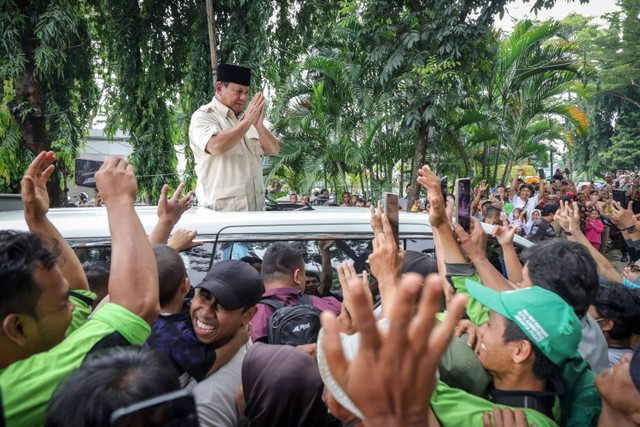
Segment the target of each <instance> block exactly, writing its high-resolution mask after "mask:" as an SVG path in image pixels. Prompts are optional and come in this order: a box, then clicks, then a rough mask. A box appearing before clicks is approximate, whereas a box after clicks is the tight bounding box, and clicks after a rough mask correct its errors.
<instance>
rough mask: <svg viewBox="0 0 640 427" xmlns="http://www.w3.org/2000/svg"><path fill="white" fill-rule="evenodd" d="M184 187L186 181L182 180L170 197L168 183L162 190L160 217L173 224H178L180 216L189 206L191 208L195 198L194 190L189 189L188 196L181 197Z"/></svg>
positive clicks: (159, 205)
mask: <svg viewBox="0 0 640 427" xmlns="http://www.w3.org/2000/svg"><path fill="white" fill-rule="evenodd" d="M183 189H184V182H181V183H180V185H178V188H176V191H175V192H174V193H173V196H172V197H171V198H170V199H169V198H168V194H169V186H168V185H167V184H165V185H163V186H162V190H161V191H160V200H158V218H159V219H160V220H161V221H163V220H166V221H167V222H169V223H171V224H172V227H173V225H176V224H177V222H178V221H179V220H180V217H181V216H182V214H183V213H185V212H186V211H187V210H189V208H191V200H192V198H193V191H189V192H188V193H187V195H186V196H184V197H183V198H180V195H181V194H182V190H183Z"/></svg>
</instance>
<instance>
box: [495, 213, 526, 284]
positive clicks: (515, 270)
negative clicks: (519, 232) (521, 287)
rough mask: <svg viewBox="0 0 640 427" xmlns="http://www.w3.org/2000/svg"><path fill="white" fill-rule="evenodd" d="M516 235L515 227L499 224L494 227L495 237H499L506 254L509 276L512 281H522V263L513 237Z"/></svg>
mask: <svg viewBox="0 0 640 427" xmlns="http://www.w3.org/2000/svg"><path fill="white" fill-rule="evenodd" d="M515 235H516V229H515V228H509V227H504V226H500V225H497V226H495V227H494V229H493V237H495V238H496V239H498V243H499V244H500V246H501V247H502V255H503V256H504V264H505V267H506V268H507V277H508V279H509V281H510V282H511V283H521V282H522V264H521V263H520V258H519V257H518V253H517V252H516V248H515V246H513V239H514V237H515Z"/></svg>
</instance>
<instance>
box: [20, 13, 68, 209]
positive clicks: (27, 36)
mask: <svg viewBox="0 0 640 427" xmlns="http://www.w3.org/2000/svg"><path fill="white" fill-rule="evenodd" d="M27 22H29V21H27ZM35 42H36V38H35V35H34V34H33V28H32V27H31V26H30V25H29V24H27V27H26V28H25V30H24V33H23V34H22V37H21V39H20V44H21V46H22V51H23V53H24V55H25V69H24V73H23V74H22V75H21V76H19V77H18V78H16V79H15V81H14V83H13V88H14V89H15V91H16V96H15V98H14V100H13V101H12V102H11V104H10V105H9V108H10V109H11V113H12V114H13V116H14V118H15V120H16V123H17V124H18V126H19V127H20V132H21V133H22V140H23V143H24V145H25V146H26V147H27V148H28V149H29V151H31V152H32V153H33V154H34V155H38V154H39V153H40V152H41V151H47V150H50V149H51V142H50V141H49V135H48V134H47V126H46V122H45V105H44V99H43V97H42V93H41V92H40V87H39V85H38V81H37V80H36V77H35V74H34V64H35V58H34V50H35ZM25 110H26V111H28V112H27V113H26V114H23V112H24V111H25ZM47 191H48V193H49V199H50V203H51V207H60V206H63V203H64V194H63V191H62V188H60V174H59V173H58V171H56V172H55V173H53V174H51V176H50V177H49V181H48V182H47Z"/></svg>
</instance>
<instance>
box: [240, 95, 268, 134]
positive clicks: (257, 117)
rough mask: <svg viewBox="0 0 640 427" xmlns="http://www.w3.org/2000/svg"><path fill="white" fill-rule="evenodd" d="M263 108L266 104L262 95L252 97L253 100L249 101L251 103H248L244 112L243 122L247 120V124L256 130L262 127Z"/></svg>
mask: <svg viewBox="0 0 640 427" xmlns="http://www.w3.org/2000/svg"><path fill="white" fill-rule="evenodd" d="M265 107H266V103H265V99H264V95H263V94H262V92H258V93H256V94H255V95H254V96H253V99H251V102H249V105H248V106H247V109H246V110H244V120H248V121H249V123H251V124H252V125H254V126H255V127H256V128H260V127H262V126H263V121H264V110H265Z"/></svg>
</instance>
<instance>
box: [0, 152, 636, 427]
mask: <svg viewBox="0 0 640 427" xmlns="http://www.w3.org/2000/svg"><path fill="white" fill-rule="evenodd" d="M54 161H55V155H54V154H53V153H52V152H44V153H41V154H40V155H39V156H37V157H36V159H35V160H34V161H33V163H32V164H31V165H30V167H29V169H28V171H27V172H26V174H25V176H24V178H23V180H22V199H23V203H24V213H25V219H26V222H27V225H28V227H29V230H30V232H18V231H11V230H2V231H0V318H1V319H2V329H1V332H0V399H1V402H2V404H1V406H0V408H1V409H2V414H1V417H0V425H7V426H38V425H47V426H109V425H113V426H122V425H154V426H156V425H157V426H160V425H200V426H237V425H242V426H247V425H249V426H276V425H277V426H340V425H344V426H360V425H362V426H414V425H415V426H418V425H420V426H425V425H443V426H471V425H485V426H490V425H496V426H525V425H537V426H539V427H541V426H556V425H567V426H589V425H594V426H595V425H601V426H609V425H623V426H624V425H640V349H639V348H638V341H639V340H638V337H639V336H640V335H639V334H640V294H639V292H640V291H639V290H638V288H639V287H640V284H639V281H640V261H638V260H637V249H638V244H639V242H640V218H639V216H638V215H636V214H634V213H633V203H629V204H628V206H626V207H625V206H622V205H621V204H620V203H618V202H616V201H611V202H609V203H608V202H607V200H601V199H598V198H597V197H595V196H600V194H601V193H598V194H595V193H592V190H590V189H586V190H585V189H581V192H580V193H575V192H574V191H576V189H575V188H574V187H572V186H571V185H572V184H571V182H570V180H566V181H564V182H566V183H567V184H566V185H565V184H563V181H562V180H561V181H560V183H550V184H549V185H544V184H543V185H539V189H538V191H537V192H536V190H535V188H531V187H530V185H529V184H527V183H522V184H520V183H519V181H518V177H516V178H514V181H513V183H512V185H511V188H501V189H497V190H496V193H495V196H498V195H499V196H500V198H501V199H502V200H500V199H498V198H497V197H495V196H494V197H493V198H490V199H489V200H490V201H491V203H490V204H489V203H484V202H483V200H484V195H483V192H485V191H486V188H485V187H486V186H485V185H484V183H481V184H480V186H479V188H478V189H477V191H476V195H475V197H474V201H473V204H474V206H475V208H474V209H475V212H474V213H475V216H474V218H473V219H472V227H471V229H470V231H469V232H467V231H465V230H464V229H463V228H462V227H461V226H460V225H459V224H457V223H455V222H454V221H453V204H452V203H451V201H450V200H447V199H448V196H447V195H444V194H442V190H441V186H440V180H439V178H438V177H437V176H436V175H435V174H433V173H432V172H431V170H430V169H429V168H428V167H426V166H425V167H423V168H422V169H421V170H420V177H419V178H418V182H419V184H420V185H421V186H422V187H424V189H425V190H426V194H427V199H428V206H429V212H428V213H429V216H428V217H427V216H425V221H427V219H428V221H429V223H430V225H431V227H432V230H433V237H434V243H435V247H436V253H435V255H436V256H435V259H434V258H432V257H429V256H427V255H425V254H422V253H418V252H411V251H404V250H402V248H401V247H400V246H399V245H398V242H397V241H396V240H395V238H394V237H393V233H392V231H391V226H390V224H389V222H388V220H387V218H386V215H384V214H383V210H382V208H381V206H380V205H379V206H378V207H377V209H374V208H373V207H372V208H371V225H372V229H373V231H374V236H375V237H374V238H373V240H372V242H371V250H370V254H369V256H368V265H367V268H366V269H364V270H363V271H357V270H356V268H355V267H354V266H353V265H349V264H346V263H344V264H342V265H340V266H339V267H338V268H337V271H336V272H337V275H338V279H339V282H340V288H341V292H340V293H339V294H335V295H334V294H331V293H330V292H328V289H326V286H324V284H323V278H321V277H317V276H316V277H312V276H311V275H309V276H307V275H306V272H305V261H304V254H303V253H302V252H301V251H300V249H299V248H298V247H296V246H295V245H292V244H289V243H285V242H277V243H273V244H271V245H270V246H269V247H268V248H267V250H266V252H265V254H264V256H263V258H262V259H259V258H255V257H246V259H243V260H225V261H219V262H216V263H215V264H213V266H212V267H211V269H210V271H209V272H208V273H207V274H206V276H205V277H204V279H203V280H202V281H201V282H200V283H191V282H190V279H189V275H188V274H187V271H186V269H185V266H184V263H183V261H182V258H181V256H180V254H179V252H180V251H182V250H187V249H189V248H192V247H194V246H196V245H198V244H200V243H199V242H197V241H194V238H195V237H196V233H195V232H194V231H186V230H173V229H174V227H175V225H176V224H177V222H178V221H179V219H180V216H181V215H182V213H183V212H185V211H186V210H188V209H189V208H190V206H191V203H192V195H193V194H192V193H191V192H189V193H187V194H186V195H185V196H183V195H182V192H183V187H182V186H180V187H179V188H178V189H177V190H176V192H175V193H174V194H173V196H171V197H169V194H168V187H167V186H164V187H163V189H162V197H161V199H160V202H159V204H158V223H157V225H156V227H155V228H154V230H153V231H152V232H151V234H150V235H149V236H147V235H146V234H145V232H144V229H143V227H142V225H141V223H140V221H139V219H138V217H137V215H136V212H135V209H134V201H135V199H136V196H137V183H136V177H135V172H134V170H133V167H132V166H131V165H129V164H128V163H127V162H126V161H124V160H122V159H119V158H111V159H109V160H108V161H106V162H105V163H104V165H103V166H102V168H101V169H100V170H99V171H98V172H97V173H96V175H95V178H96V182H97V185H98V189H99V190H100V194H101V197H102V199H103V200H104V204H105V206H106V209H107V212H108V218H109V226H110V230H111V242H112V255H111V259H110V264H109V265H102V266H97V265H96V264H95V263H92V264H88V265H85V266H83V265H82V264H81V263H80V261H79V259H78V257H77V256H76V254H75V253H74V251H73V250H72V248H71V247H70V246H69V244H68V243H67V242H66V241H65V239H64V238H63V236H61V235H60V233H59V232H58V230H57V229H56V228H55V226H54V225H53V224H52V222H51V221H50V220H49V218H48V210H49V199H48V196H47V189H46V184H47V180H48V178H49V176H50V174H51V173H52V172H53V169H54V166H53V163H54ZM554 184H555V185H554ZM636 184H637V180H635V181H633V180H632V181H631V186H627V189H628V190H629V193H630V194H629V196H631V197H635V196H636V190H637V185H636ZM625 185H626V184H622V189H625ZM618 186H620V185H618ZM612 187H613V188H615V183H614V184H613V186H612ZM571 190H573V191H571ZM552 192H553V195H554V196H556V198H557V200H552V199H551V198H550V197H549V196H550V195H551V194H550V193H552ZM604 192H605V193H604V194H606V190H604ZM569 193H573V195H572V194H569ZM579 194H583V195H586V194H589V198H586V196H583V198H582V200H578V199H579V197H578V195H579ZM592 194H594V197H593V198H592V196H591V195H592ZM346 199H347V200H346V201H350V200H351V199H350V197H347V198H346ZM602 199H606V197H602ZM496 201H497V202H500V201H502V202H503V203H502V205H501V206H499V203H498V205H496ZM555 201H557V204H556V203H553V202H555ZM509 203H510V204H512V205H513V209H512V211H511V212H510V213H509V214H508V213H507V212H506V211H505V206H506V205H507V204H509ZM598 206H599V207H600V209H601V210H602V212H603V214H604V215H606V218H608V219H609V220H610V222H611V225H609V227H616V228H617V229H618V230H620V233H621V234H622V236H623V239H624V241H625V243H626V244H627V247H628V256H630V257H632V258H633V259H634V263H633V264H631V265H629V266H628V267H626V268H625V269H624V270H623V271H618V270H616V268H615V267H614V266H613V265H612V264H611V263H610V262H609V261H608V260H607V258H606V257H605V256H603V255H602V253H601V252H600V248H599V247H598V246H596V245H594V242H595V241H594V239H590V238H589V231H591V230H592V229H593V227H594V226H593V225H587V221H595V220H596V218H595V214H593V218H591V217H592V214H591V213H587V212H585V210H588V209H589V208H591V212H593V210H594V209H595V210H598V209H599V208H598ZM493 208H495V210H498V211H499V212H498V213H497V214H495V215H494V214H493V212H492V211H493V210H494V209H493ZM517 209H519V210H520V212H521V213H522V212H525V213H526V215H525V216H523V215H522V214H521V215H520V216H518V217H516V218H515V219H512V220H509V216H512V217H513V216H515V215H517V214H516V213H515V212H516V210H517ZM537 210H539V213H540V218H539V219H538V218H534V214H535V213H536V211H537ZM552 211H553V212H552ZM496 217H497V218H498V219H497V220H496V219H495V218H496ZM492 218H494V219H492ZM481 221H486V222H490V221H492V222H491V223H492V224H493V225H494V227H493V232H492V238H495V239H496V240H497V242H498V243H499V245H500V248H501V251H500V254H499V257H500V260H501V263H500V264H499V265H498V266H496V265H495V263H493V262H492V261H491V260H490V256H489V255H488V253H487V239H488V238H489V236H488V235H487V234H486V233H485V231H484V230H483V228H482V227H481V226H480V223H481ZM515 221H520V223H519V224H518V225H517V226H513V222H515ZM542 221H546V222H547V223H548V224H549V225H550V224H552V223H553V222H557V224H558V226H559V232H558V233H555V231H554V235H555V236H557V237H555V238H547V237H551V234H550V233H548V231H546V230H548V227H546V226H545V225H544V224H543V223H542ZM528 224H529V227H530V228H529V231H528V232H527V234H531V233H533V234H534V236H538V235H539V234H543V236H542V237H544V238H540V239H536V244H535V245H533V246H532V247H531V248H529V249H527V250H526V251H525V252H523V253H522V254H518V252H517V251H516V248H515V246H514V243H513V241H514V236H515V235H516V234H517V233H518V232H520V229H521V228H522V229H525V228H526V227H527V226H528ZM550 227H551V228H552V229H553V226H550ZM589 227H591V228H589ZM536 228H537V229H539V230H544V231H543V232H537V231H535V230H536ZM332 244H334V243H333V242H331V241H327V242H326V244H324V245H323V248H326V249H327V251H328V248H329V247H330V246H331V245H332ZM327 268H330V267H327ZM85 270H86V272H85ZM105 283H106V289H105ZM98 292H100V295H101V300H100V301H96V300H97V293H98ZM443 293H444V299H442V298H441V295H442V294H443ZM185 402H186V403H185ZM135 420H137V421H135ZM134 421H135V422H134ZM132 423H133V424H132Z"/></svg>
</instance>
